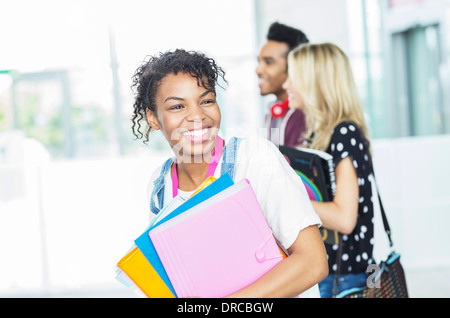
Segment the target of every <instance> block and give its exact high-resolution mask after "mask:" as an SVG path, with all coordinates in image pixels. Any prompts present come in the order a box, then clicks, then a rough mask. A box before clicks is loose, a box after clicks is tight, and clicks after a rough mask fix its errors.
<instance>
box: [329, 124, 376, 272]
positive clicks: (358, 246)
mask: <svg viewBox="0 0 450 318" xmlns="http://www.w3.org/2000/svg"><path fill="white" fill-rule="evenodd" d="M327 152H328V153H329V154H331V155H332V156H333V162H334V166H335V167H336V166H337V165H338V164H339V162H340V161H341V160H342V159H344V158H346V157H350V159H351V161H352V162H353V166H354V167H355V169H356V174H357V176H358V184H359V205H358V219H357V223H356V227H355V229H354V230H353V232H352V233H351V234H350V235H343V237H342V241H343V243H344V246H343V249H342V257H341V270H340V273H341V274H348V273H359V272H365V271H366V269H367V266H368V265H369V264H372V263H374V260H373V256H372V252H373V244H374V238H373V202H372V186H371V183H372V181H373V170H372V167H371V164H370V153H369V142H368V141H367V139H366V138H365V137H364V135H363V133H362V131H361V130H360V129H359V128H358V126H356V124H354V123H352V122H348V121H347V122H342V123H340V124H339V125H337V126H336V127H335V128H334V130H333V133H332V137H331V141H330V145H329V148H328V149H327ZM325 246H326V250H327V254H328V264H329V272H330V274H332V273H335V271H336V269H337V264H336V253H337V250H338V246H337V245H336V244H335V245H328V244H326V245H325Z"/></svg>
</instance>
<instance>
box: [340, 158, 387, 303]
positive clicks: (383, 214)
mask: <svg viewBox="0 0 450 318" xmlns="http://www.w3.org/2000/svg"><path fill="white" fill-rule="evenodd" d="M370 165H371V166H372V176H373V182H374V184H375V189H376V191H377V196H378V202H379V203H380V212H381V218H382V220H383V227H384V231H385V232H386V235H387V237H388V240H389V247H390V248H392V246H394V243H393V241H392V237H391V234H392V232H391V227H390V226H389V222H388V220H387V217H386V213H385V212H384V207H383V202H382V201H381V196H380V191H378V184H377V180H376V178H375V170H374V167H373V163H372V160H370ZM343 246H344V242H343V240H342V239H341V238H339V247H338V252H337V253H336V265H337V268H336V272H335V277H334V282H333V291H332V295H333V297H336V296H337V294H338V293H339V290H338V286H339V281H338V280H339V275H340V272H341V255H342V249H343Z"/></svg>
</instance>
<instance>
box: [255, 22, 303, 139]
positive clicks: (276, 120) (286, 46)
mask: <svg viewBox="0 0 450 318" xmlns="http://www.w3.org/2000/svg"><path fill="white" fill-rule="evenodd" d="M308 41H309V40H308V38H307V37H306V35H305V34H304V33H303V32H302V31H300V30H298V29H295V28H292V27H290V26H287V25H284V24H281V23H278V22H274V23H272V24H271V25H270V27H269V31H268V33H267V42H266V43H265V44H264V45H263V46H262V48H261V51H260V53H259V56H258V66H257V67H256V74H257V75H258V78H259V89H260V93H261V95H262V96H266V95H269V94H273V95H275V97H276V101H275V102H273V103H271V104H270V105H269V111H268V114H267V115H266V117H265V123H264V126H265V128H266V130H267V138H268V139H269V140H271V141H272V142H273V143H274V144H275V145H277V146H278V145H285V146H290V147H294V146H299V145H301V144H302V143H303V140H304V136H302V134H303V132H304V131H305V130H306V127H305V125H306V124H305V115H304V113H303V111H302V110H300V109H293V108H289V107H288V103H289V101H288V94H287V92H286V91H285V90H284V89H283V87H282V85H283V83H284V82H285V81H286V79H287V78H288V72H287V55H288V53H289V52H290V51H291V50H292V49H294V48H295V47H297V46H298V45H300V44H302V43H307V42H308Z"/></svg>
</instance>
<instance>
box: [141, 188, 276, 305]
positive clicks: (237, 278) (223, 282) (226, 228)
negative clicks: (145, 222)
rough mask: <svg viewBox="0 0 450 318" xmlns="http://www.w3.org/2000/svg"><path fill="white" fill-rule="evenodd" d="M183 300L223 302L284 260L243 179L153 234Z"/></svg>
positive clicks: (157, 247) (152, 238)
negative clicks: (201, 299) (212, 299)
mask: <svg viewBox="0 0 450 318" xmlns="http://www.w3.org/2000/svg"><path fill="white" fill-rule="evenodd" d="M149 236H150V239H151V240H152V242H153V244H154V246H155V249H156V251H157V253H158V255H159V257H160V259H161V262H162V264H163V266H164V268H165V270H166V272H167V275H168V276H169V278H170V281H171V283H172V285H173V287H174V289H175V291H176V293H177V295H178V297H189V296H199V297H209V298H215V297H223V296H226V295H229V294H231V293H233V292H235V291H237V290H239V289H241V288H243V287H245V286H247V285H248V284H250V283H252V282H254V281H255V280H257V279H258V278H259V277H261V276H262V275H263V274H264V273H266V272H267V271H269V270H270V269H271V268H272V267H274V266H275V265H276V264H277V263H278V262H280V261H281V260H282V259H283V256H282V254H281V253H280V249H279V248H278V245H277V244H276V242H275V238H274V237H273V235H272V231H271V230H270V228H269V225H268V224H267V221H266V219H265V217H264V214H263V212H262V210H261V208H260V206H259V203H258V201H257V199H256V196H255V194H254V192H253V189H252V187H251V185H250V183H249V182H248V181H247V180H242V181H241V182H238V183H237V184H235V185H233V186H231V187H229V188H227V189H225V190H223V191H222V192H220V193H218V194H216V195H215V196H213V197H211V198H209V199H208V200H205V201H203V202H201V203H199V204H198V205H196V206H195V207H193V208H191V209H189V210H188V211H186V212H184V213H183V214H180V215H179V216H177V217H175V218H173V219H171V220H169V221H167V222H166V223H164V224H161V225H160V226H158V227H156V228H154V229H153V230H151V231H150V232H149Z"/></svg>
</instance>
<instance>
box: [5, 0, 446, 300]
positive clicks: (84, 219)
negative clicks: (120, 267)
mask: <svg viewBox="0 0 450 318" xmlns="http://www.w3.org/2000/svg"><path fill="white" fill-rule="evenodd" d="M0 10H1V19H0V272H1V273H2V279H1V280H0V297H136V295H135V294H134V293H133V292H132V291H131V290H129V289H127V288H125V287H124V286H123V285H121V284H120V283H119V282H118V281H117V280H116V279H115V265H116V263H117V262H118V261H119V260H120V258H121V257H122V256H123V255H124V254H125V253H126V252H127V250H128V249H129V248H130V246H131V244H132V242H133V241H134V239H135V238H137V236H139V235H140V234H141V232H142V231H143V230H144V229H145V228H146V226H147V224H148V220H149V209H148V203H147V197H146V187H147V180H148V178H149V175H150V174H151V173H152V171H153V169H155V167H156V166H157V165H159V164H160V163H161V162H162V161H163V160H164V159H165V158H167V156H169V155H171V153H170V150H169V149H168V148H167V146H166V145H165V143H164V141H163V139H162V136H161V135H158V134H157V133H156V134H153V135H152V136H151V138H150V142H149V143H148V145H144V144H143V143H142V141H138V140H135V139H134V136H133V135H132V133H131V128H130V127H131V120H130V118H131V112H132V103H133V95H132V91H131V89H130V86H131V77H132V75H133V74H134V71H135V70H136V68H137V66H138V65H139V64H140V62H142V61H143V60H144V58H145V57H146V56H147V55H152V54H155V53H157V52H161V51H167V50H172V49H175V48H185V49H188V50H200V51H202V52H204V53H206V54H207V55H209V56H211V57H213V58H215V59H216V61H217V62H218V64H219V65H221V66H222V67H223V68H224V69H225V71H226V73H227V78H228V82H229V84H228V86H227V89H226V91H223V90H220V89H219V91H218V93H219V102H220V105H221V110H222V127H227V129H232V128H236V131H240V130H238V129H237V127H239V128H240V129H242V128H245V129H244V130H245V131H249V130H252V129H258V128H259V127H262V122H263V116H264V113H265V110H266V108H267V103H268V101H269V100H271V99H272V98H273V96H271V97H266V98H262V97H260V95H259V89H258V85H257V77H256V74H255V68H256V61H257V59H256V57H257V55H258V53H259V48H260V46H261V45H262V44H263V43H264V41H265V35H266V32H267V28H268V26H269V25H270V24H271V23H272V22H274V21H279V22H281V23H285V24H288V25H291V26H294V27H297V28H300V29H302V30H303V31H304V32H305V33H306V34H307V36H308V37H309V39H310V40H311V41H312V42H325V41H327V42H333V43H335V44H337V45H339V46H340V47H341V48H342V49H343V50H344V51H345V52H346V53H347V54H348V56H349V57H350V60H351V63H352V67H353V70H354V73H355V76H356V79H357V83H358V86H359V92H360V96H361V98H362V100H363V102H364V108H365V113H366V118H367V121H368V124H369V128H370V133H371V136H372V138H373V147H374V161H375V169H376V175H377V179H378V185H379V188H380V192H381V196H382V198H383V201H384V205H385V209H386V210H387V214H388V218H389V221H390V223H391V227H392V232H393V239H394V244H395V249H396V250H397V251H399V252H400V253H401V255H402V262H403V264H404V267H405V270H406V277H407V283H408V287H409V289H410V294H411V296H412V297H450V278H449V277H450V248H449V246H448V244H447V242H446V241H447V240H446V239H445V237H446V233H447V231H448V229H447V228H448V225H449V224H450V186H449V185H448V184H449V181H450V167H449V165H448V157H449V155H450V64H449V63H450V1H449V0H390V1H389V0H277V1H270V0H227V1H224V0H190V1H183V0H171V1H153V0H142V1H140V0H127V1H99V0H89V1H86V0H77V1H75V0H66V1H57V0H40V1H32V0H14V1H13V0H2V1H1V2H0ZM376 226H377V228H376V231H377V232H376V235H377V236H376V244H375V247H376V251H375V252H376V253H375V256H377V257H378V258H377V259H378V260H380V259H382V258H384V257H385V256H386V255H387V251H388V248H387V241H386V239H385V235H384V232H383V230H382V228H381V227H380V223H379V219H378V220H377V218H376Z"/></svg>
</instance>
